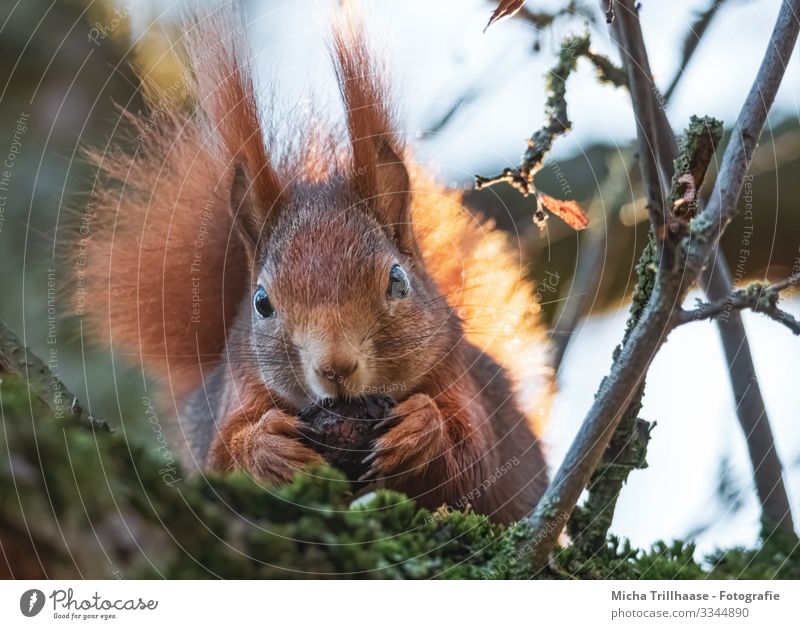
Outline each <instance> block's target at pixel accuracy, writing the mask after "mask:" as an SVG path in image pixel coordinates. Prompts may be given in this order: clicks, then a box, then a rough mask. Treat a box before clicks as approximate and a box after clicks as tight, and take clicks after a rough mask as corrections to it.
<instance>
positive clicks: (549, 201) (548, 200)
mask: <svg viewBox="0 0 800 629" xmlns="http://www.w3.org/2000/svg"><path fill="white" fill-rule="evenodd" d="M539 201H540V202H541V204H542V205H543V206H544V208H545V209H546V210H547V211H548V212H551V213H552V214H555V215H556V216H558V218H560V219H561V220H562V221H564V222H565V223H566V224H567V225H569V226H570V227H572V229H575V230H578V229H586V228H587V227H588V226H589V217H588V216H587V215H586V212H584V211H583V209H581V206H580V204H579V203H578V202H577V201H563V200H561V199H556V198H554V197H551V196H550V195H547V194H544V193H541V192H540V193H539Z"/></svg>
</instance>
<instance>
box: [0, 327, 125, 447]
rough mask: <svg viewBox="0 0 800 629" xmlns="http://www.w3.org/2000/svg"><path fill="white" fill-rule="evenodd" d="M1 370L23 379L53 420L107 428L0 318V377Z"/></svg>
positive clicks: (102, 428)
mask: <svg viewBox="0 0 800 629" xmlns="http://www.w3.org/2000/svg"><path fill="white" fill-rule="evenodd" d="M3 373H14V374H17V375H20V376H22V377H23V378H25V380H26V381H27V382H28V386H29V387H30V388H31V390H32V391H33V393H34V394H35V395H36V396H37V397H39V398H41V399H42V400H44V402H45V403H46V404H47V406H48V407H49V408H50V410H51V411H52V412H53V414H54V415H55V417H56V419H59V420H64V421H67V422H76V423H81V424H85V425H87V426H89V427H91V428H94V429H98V430H104V431H110V430H111V428H110V427H109V426H108V424H107V423H106V422H105V421H103V420H101V419H97V418H96V417H92V416H91V415H89V414H88V413H86V412H85V411H84V409H83V408H82V407H81V405H80V402H78V398H77V397H76V396H75V395H74V394H73V393H72V392H71V391H70V390H69V389H68V388H67V385H65V384H64V383H63V382H61V379H60V378H59V377H58V376H57V375H56V374H55V373H53V371H52V370H51V369H50V368H49V367H48V366H47V364H46V363H45V362H44V361H43V360H42V359H41V358H39V357H38V356H36V354H34V353H33V352H32V351H31V350H30V349H29V348H28V347H26V346H25V344H24V343H22V341H20V340H19V339H18V338H17V336H16V334H14V333H13V332H12V331H11V329H10V328H9V327H8V326H7V325H6V324H5V323H4V322H2V321H0V377H2V374H3Z"/></svg>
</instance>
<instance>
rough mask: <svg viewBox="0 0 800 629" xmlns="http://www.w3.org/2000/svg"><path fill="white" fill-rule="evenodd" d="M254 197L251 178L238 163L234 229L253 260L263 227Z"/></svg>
mask: <svg viewBox="0 0 800 629" xmlns="http://www.w3.org/2000/svg"><path fill="white" fill-rule="evenodd" d="M253 198H254V194H253V190H252V189H251V182H250V178H249V177H248V175H247V173H246V172H245V169H244V167H243V166H242V165H241V164H237V165H236V168H235V169H234V172H233V183H232V184H231V197H230V211H231V215H232V217H233V229H234V230H235V231H236V233H237V234H238V236H239V239H240V240H241V242H242V245H244V248H245V251H246V252H247V255H248V256H249V257H250V259H251V260H254V259H255V257H256V252H257V250H258V241H259V238H260V237H261V230H262V228H263V225H262V224H261V223H262V221H259V220H258V218H257V217H258V213H257V209H256V207H255V202H254V201H253Z"/></svg>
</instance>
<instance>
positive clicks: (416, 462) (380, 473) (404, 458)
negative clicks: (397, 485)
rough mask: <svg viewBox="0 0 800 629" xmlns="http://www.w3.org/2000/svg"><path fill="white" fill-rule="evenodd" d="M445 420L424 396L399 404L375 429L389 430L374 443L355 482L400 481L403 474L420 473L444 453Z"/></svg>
mask: <svg viewBox="0 0 800 629" xmlns="http://www.w3.org/2000/svg"><path fill="white" fill-rule="evenodd" d="M444 421H445V420H444V417H443V416H442V413H441V411H440V410H439V408H438V407H437V406H436V402H435V401H434V400H433V399H432V398H431V397H430V396H428V395H425V394H423V393H417V394H415V395H412V396H411V397H410V398H408V399H407V400H405V401H404V402H401V403H400V404H398V405H397V406H396V407H395V408H394V410H393V411H392V416H391V417H389V418H388V419H385V420H383V421H382V422H381V423H380V424H379V425H378V426H377V427H376V428H380V429H383V428H388V431H387V432H386V434H384V435H383V436H381V437H378V438H377V439H376V440H375V442H374V445H373V448H374V449H373V452H372V453H371V454H369V455H367V457H365V458H364V461H363V462H364V463H365V464H369V465H370V467H369V469H368V470H367V471H366V472H365V473H364V474H363V475H362V476H361V477H360V478H359V479H358V480H359V481H364V482H370V481H373V480H377V479H378V478H382V479H386V480H390V479H392V480H398V481H401V480H402V476H404V475H406V474H409V475H420V474H422V473H423V472H424V471H425V469H426V468H427V467H428V464H429V463H431V462H432V461H433V460H434V459H436V458H437V457H440V456H442V455H443V454H445V450H446V441H447V440H446V433H445V425H444ZM392 477H394V478H392Z"/></svg>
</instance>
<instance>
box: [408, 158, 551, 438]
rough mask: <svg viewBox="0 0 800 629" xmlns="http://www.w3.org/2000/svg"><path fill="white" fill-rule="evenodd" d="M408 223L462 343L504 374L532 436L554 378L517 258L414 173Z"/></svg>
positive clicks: (502, 237) (451, 197) (458, 198)
mask: <svg viewBox="0 0 800 629" xmlns="http://www.w3.org/2000/svg"><path fill="white" fill-rule="evenodd" d="M412 179H413V186H414V187H413V190H414V192H413V195H414V196H413V199H414V202H413V220H414V224H415V232H416V235H417V239H418V241H419V243H420V248H421V250H422V252H423V256H424V258H425V262H426V266H427V268H428V271H429V272H430V273H431V275H432V276H433V278H434V280H435V281H436V283H437V285H438V286H439V290H440V291H441V292H442V294H444V295H446V296H447V300H448V303H449V304H450V305H451V306H452V307H453V308H454V309H455V310H456V312H457V313H458V314H459V316H460V317H461V319H462V321H463V325H464V328H465V331H466V336H467V338H468V339H469V340H470V341H471V342H472V343H473V344H474V345H476V346H477V347H479V348H481V350H483V351H484V352H485V353H486V354H488V355H489V356H491V357H492V358H494V359H495V360H496V361H497V362H499V363H500V364H501V365H503V366H504V367H506V369H507V370H508V372H509V374H510V375H511V378H512V381H513V383H514V385H515V390H516V391H517V397H518V401H519V402H520V404H521V406H522V407H523V410H524V411H525V413H526V414H527V415H528V417H529V418H530V420H531V423H532V425H533V427H534V430H535V432H536V434H541V432H542V429H543V427H544V424H545V421H546V419H547V417H548V415H549V412H550V403H551V401H552V393H553V387H552V381H553V374H552V368H551V367H550V365H551V357H550V352H549V349H548V347H549V345H548V341H547V337H546V333H545V330H544V328H543V327H542V326H541V323H540V320H539V305H538V304H537V303H536V300H535V292H534V288H535V287H534V286H533V284H532V282H531V281H530V280H528V279H526V276H525V270H524V266H523V264H522V252H521V251H520V250H519V249H515V248H514V247H513V246H512V243H511V241H510V239H509V238H508V235H507V234H506V233H505V232H502V231H501V230H499V229H497V227H495V225H494V222H493V221H488V220H485V219H483V218H482V217H481V216H480V215H477V214H475V213H474V212H470V211H469V210H468V208H465V207H464V205H463V202H462V193H461V192H460V191H458V190H452V189H446V188H443V187H442V186H440V185H437V184H436V183H435V182H434V181H432V180H431V179H430V178H429V177H428V176H427V175H426V174H425V173H424V171H421V170H419V169H416V172H414V175H413V177H412Z"/></svg>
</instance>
